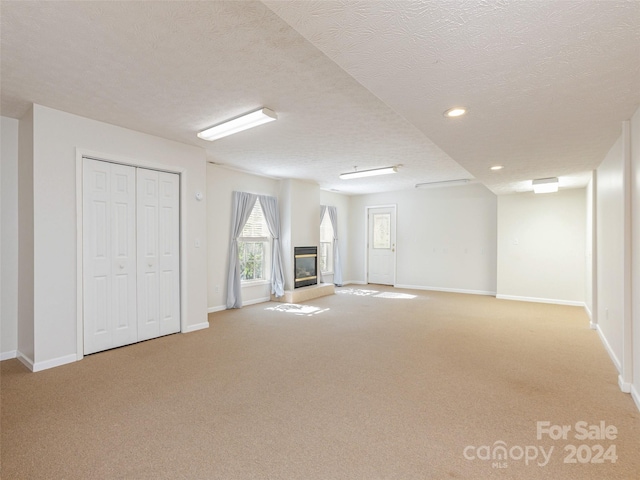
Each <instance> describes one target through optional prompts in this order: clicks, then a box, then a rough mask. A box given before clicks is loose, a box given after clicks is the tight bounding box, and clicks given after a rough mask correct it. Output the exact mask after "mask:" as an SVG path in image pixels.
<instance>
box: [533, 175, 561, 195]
mask: <svg viewBox="0 0 640 480" xmlns="http://www.w3.org/2000/svg"><path fill="white" fill-rule="evenodd" d="M531 183H532V185H533V191H534V192H535V193H554V192H557V191H558V178H557V177H550V178H537V179H536V180H533V181H532V182H531Z"/></svg>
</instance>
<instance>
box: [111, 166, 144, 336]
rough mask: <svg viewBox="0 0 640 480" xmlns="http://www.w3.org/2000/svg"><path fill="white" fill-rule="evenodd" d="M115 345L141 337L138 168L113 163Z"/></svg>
mask: <svg viewBox="0 0 640 480" xmlns="http://www.w3.org/2000/svg"><path fill="white" fill-rule="evenodd" d="M111 199H112V202H111V246H112V248H111V258H112V260H111V264H112V267H111V270H112V272H113V273H112V278H111V303H112V310H111V314H112V328H113V346H114V347H120V346H122V345H128V344H130V343H134V342H137V341H138V324H137V279H136V268H137V266H136V175H135V168H133V167H128V166H124V165H116V164H113V165H111Z"/></svg>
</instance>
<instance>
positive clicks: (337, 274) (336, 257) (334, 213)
mask: <svg viewBox="0 0 640 480" xmlns="http://www.w3.org/2000/svg"><path fill="white" fill-rule="evenodd" d="M327 211H328V212H329V219H330V220H331V226H332V227H333V283H334V284H335V285H337V286H339V287H341V286H342V265H341V263H340V249H339V248H338V209H337V208H336V207H327Z"/></svg>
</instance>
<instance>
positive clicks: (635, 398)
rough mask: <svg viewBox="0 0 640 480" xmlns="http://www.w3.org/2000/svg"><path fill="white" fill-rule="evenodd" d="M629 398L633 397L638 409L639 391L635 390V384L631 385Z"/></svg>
mask: <svg viewBox="0 0 640 480" xmlns="http://www.w3.org/2000/svg"><path fill="white" fill-rule="evenodd" d="M631 398H633V401H634V402H635V404H636V407H638V410H640V393H638V390H636V386H635V385H631Z"/></svg>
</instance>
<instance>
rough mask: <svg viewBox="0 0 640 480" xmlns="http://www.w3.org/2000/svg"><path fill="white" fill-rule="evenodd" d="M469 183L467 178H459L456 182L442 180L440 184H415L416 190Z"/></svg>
mask: <svg viewBox="0 0 640 480" xmlns="http://www.w3.org/2000/svg"><path fill="white" fill-rule="evenodd" d="M470 181H471V180H470V179H468V178H459V179H457V180H443V181H441V182H426V183H416V188H433V187H451V186H454V185H464V184H465V183H469V182H470Z"/></svg>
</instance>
